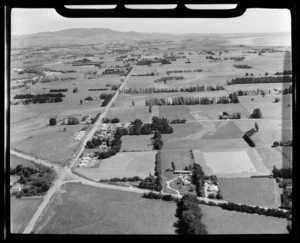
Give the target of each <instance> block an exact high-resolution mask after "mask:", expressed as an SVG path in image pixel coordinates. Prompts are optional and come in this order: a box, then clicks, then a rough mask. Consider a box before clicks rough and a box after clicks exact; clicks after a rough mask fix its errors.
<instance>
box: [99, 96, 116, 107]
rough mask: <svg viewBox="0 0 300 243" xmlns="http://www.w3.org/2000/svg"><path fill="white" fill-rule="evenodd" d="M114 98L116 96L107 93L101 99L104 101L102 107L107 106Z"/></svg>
mask: <svg viewBox="0 0 300 243" xmlns="http://www.w3.org/2000/svg"><path fill="white" fill-rule="evenodd" d="M113 96H114V94H106V93H103V94H101V95H100V96H99V97H100V99H101V100H104V101H103V102H102V104H101V106H102V107H104V106H106V105H107V104H108V103H109V102H110V100H111V99H112V97H113Z"/></svg>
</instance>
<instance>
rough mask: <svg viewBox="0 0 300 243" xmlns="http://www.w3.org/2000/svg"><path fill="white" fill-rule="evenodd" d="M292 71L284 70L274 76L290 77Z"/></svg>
mask: <svg viewBox="0 0 300 243" xmlns="http://www.w3.org/2000/svg"><path fill="white" fill-rule="evenodd" d="M292 74H293V71H292V70H284V71H283V72H276V73H274V75H292Z"/></svg>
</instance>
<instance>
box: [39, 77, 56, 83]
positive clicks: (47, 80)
mask: <svg viewBox="0 0 300 243" xmlns="http://www.w3.org/2000/svg"><path fill="white" fill-rule="evenodd" d="M58 80H59V78H57V77H56V76H55V77H54V78H52V79H51V78H48V77H46V76H43V77H42V79H41V80H40V81H39V82H40V83H50V82H54V81H58Z"/></svg>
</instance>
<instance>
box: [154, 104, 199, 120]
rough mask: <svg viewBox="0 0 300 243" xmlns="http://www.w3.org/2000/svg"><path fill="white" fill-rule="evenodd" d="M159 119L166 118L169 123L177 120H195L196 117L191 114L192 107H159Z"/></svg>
mask: <svg viewBox="0 0 300 243" xmlns="http://www.w3.org/2000/svg"><path fill="white" fill-rule="evenodd" d="M159 117H164V118H166V119H168V121H169V122H171V121H173V120H175V119H180V120H183V119H185V120H194V117H193V116H192V115H191V114H190V106H187V105H179V106H159Z"/></svg>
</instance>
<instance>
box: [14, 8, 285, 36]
mask: <svg viewBox="0 0 300 243" xmlns="http://www.w3.org/2000/svg"><path fill="white" fill-rule="evenodd" d="M74 27H76V28H74ZM80 28H105V29H111V30H115V31H121V32H145V33H161V34H243V33H245V34H246V33H266V34H269V33H290V32H291V17H290V12H289V10H287V9H249V10H246V12H245V13H244V14H243V15H242V16H239V17H236V18H222V19H216V18H215V19H209V18H203V19H200V18H192V19H190V18H99V19H97V18H65V17H62V16H61V15H59V14H58V13H57V12H56V11H55V9H18V8H16V9H12V14H11V34H12V35H14V36H20V35H28V34H38V33H42V32H56V31H61V30H66V29H80Z"/></svg>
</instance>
